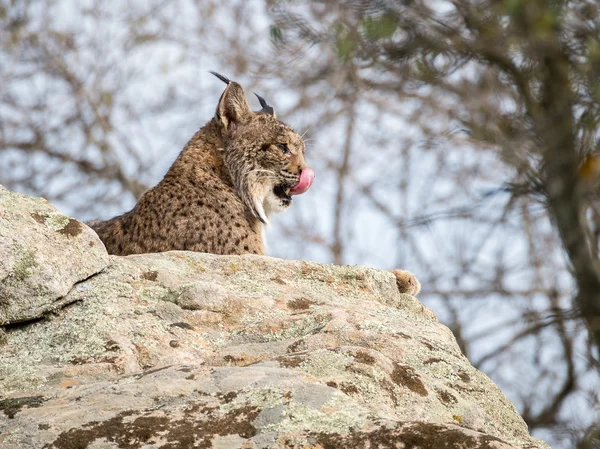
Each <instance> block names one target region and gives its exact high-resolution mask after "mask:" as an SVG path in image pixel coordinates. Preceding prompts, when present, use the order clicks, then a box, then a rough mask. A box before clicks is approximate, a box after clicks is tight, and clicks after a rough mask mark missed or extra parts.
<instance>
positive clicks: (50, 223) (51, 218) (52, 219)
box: [44, 213, 72, 231]
mask: <svg viewBox="0 0 600 449" xmlns="http://www.w3.org/2000/svg"><path fill="white" fill-rule="evenodd" d="M70 220H72V218H69V217H66V216H64V215H61V214H56V213H54V214H49V215H48V216H47V217H46V219H45V220H44V224H45V225H46V226H47V227H49V228H50V229H52V230H53V231H60V230H61V229H63V228H64V227H65V226H67V225H68V224H69V221H70Z"/></svg>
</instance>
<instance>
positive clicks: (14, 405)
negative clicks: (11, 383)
mask: <svg viewBox="0 0 600 449" xmlns="http://www.w3.org/2000/svg"><path fill="white" fill-rule="evenodd" d="M43 402H44V397H43V396H28V397H23V398H5V399H0V410H2V411H3V412H4V414H5V415H6V416H8V418H9V419H13V418H14V417H15V415H16V414H17V413H19V412H20V411H21V409H22V408H23V407H31V408H37V407H39V406H40V405H42V404H43Z"/></svg>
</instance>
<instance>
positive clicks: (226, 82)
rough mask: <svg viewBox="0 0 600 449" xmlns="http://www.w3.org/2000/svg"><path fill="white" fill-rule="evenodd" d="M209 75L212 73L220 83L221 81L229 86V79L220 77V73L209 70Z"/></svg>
mask: <svg viewBox="0 0 600 449" xmlns="http://www.w3.org/2000/svg"><path fill="white" fill-rule="evenodd" d="M209 73H212V74H213V75H215V76H216V77H217V78H219V79H220V80H221V81H223V82H224V83H225V84H229V83H230V82H231V81H230V80H229V78H227V77H226V76H223V75H221V74H220V73H217V72H213V71H212V70H209Z"/></svg>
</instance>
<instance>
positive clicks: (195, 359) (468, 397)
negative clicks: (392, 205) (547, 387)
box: [0, 189, 548, 449]
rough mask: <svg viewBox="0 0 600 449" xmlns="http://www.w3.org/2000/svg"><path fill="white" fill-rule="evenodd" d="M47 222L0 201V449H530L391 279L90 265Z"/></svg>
mask: <svg viewBox="0 0 600 449" xmlns="http://www.w3.org/2000/svg"><path fill="white" fill-rule="evenodd" d="M16 198H18V201H17V199H16ZM2 207H4V209H2ZM57 216H58V215H57V214H56V212H55V211H54V210H53V209H52V208H51V206H49V205H48V204H46V203H44V202H41V201H39V200H35V199H30V198H27V197H22V196H18V195H17V194H14V193H11V192H8V191H6V190H4V189H0V220H1V221H0V253H1V254H4V255H6V258H5V259H0V274H1V276H0V279H1V282H2V284H0V285H1V286H2V287H0V288H4V292H5V293H6V292H8V293H10V294H11V295H12V296H11V297H10V298H11V299H10V301H9V305H10V307H9V308H6V307H5V306H1V305H0V313H3V315H0V316H2V317H4V318H3V319H4V321H3V322H2V323H3V324H5V325H6V324H7V323H8V326H6V327H5V335H4V338H3V340H2V343H0V392H1V394H2V397H0V409H1V410H4V413H0V446H2V448H3V449H5V448H6V449H28V448H36V449H37V448H45V449H67V448H73V447H77V448H86V447H90V448H99V447H106V448H109V447H111V448H114V447H119V448H128V449H142V448H143V449H158V448H162V449H168V448H172V449H174V448H192V447H199V448H210V447H244V448H250V447H253V448H301V447H314V448H341V447H343V448H363V447H402V446H401V444H404V445H405V447H413V448H437V447H440V448H442V447H448V448H451V447H452V448H454V447H462V448H467V449H469V448H498V449H500V448H502V449H504V448H506V449H508V448H521V449H525V448H540V449H547V447H548V446H547V445H546V444H545V443H544V442H541V441H539V440H535V439H533V438H531V437H530V435H529V433H528V430H527V426H526V425H525V423H524V422H523V420H522V418H521V417H520V416H519V414H518V413H517V412H516V410H515V409H514V406H513V405H512V404H511V403H510V401H509V400H508V399H507V398H506V397H505V396H504V395H503V394H502V392H501V391H500V390H499V389H498V388H497V387H496V386H495V385H494V384H493V383H492V381H491V380H490V379H489V378H488V377H487V376H485V375H484V374H483V373H481V372H479V371H478V370H476V369H475V368H474V367H473V366H471V365H470V364H469V362H468V360H467V359H466V358H465V357H464V356H463V355H462V354H461V352H460V350H459V348H458V345H457V344H456V341H455V339H454V337H453V336H452V333H451V332H450V331H449V330H448V329H447V328H446V327H445V326H443V325H442V324H440V323H439V322H438V321H437V319H436V318H435V315H434V314H433V313H431V311H429V310H428V309H427V308H425V307H424V306H423V305H422V304H421V303H420V302H419V301H418V300H417V299H416V298H414V297H412V296H409V295H402V294H400V293H399V292H398V289H397V286H396V279H395V277H394V276H393V275H392V274H391V273H387V272H384V271H379V270H373V269H370V268H366V267H343V266H334V265H320V264H316V263H312V262H304V261H287V260H280V259H275V258H270V257H263V256H251V255H247V256H216V255H211V254H200V253H192V252H180V251H174V252H169V253H163V254H146V255H136V256H128V257H114V256H113V257H110V258H108V257H107V256H106V254H105V253H104V252H102V251H101V250H102V249H103V247H102V245H101V243H99V241H98V240H97V239H96V237H95V236H94V235H93V234H92V233H90V230H89V229H88V228H87V227H86V226H85V225H83V224H81V223H79V222H75V223H74V220H73V219H69V218H66V220H63V219H61V218H51V217H57ZM49 217H50V218H49ZM48 220H50V223H49V222H48ZM71 220H73V221H71ZM19 228H20V229H21V230H22V232H23V235H25V236H27V238H26V239H20V237H19V235H18V234H17V232H16V229H19ZM61 231H64V232H61ZM79 231H81V232H79ZM89 242H94V245H91V246H90V245H89ZM86 260H88V262H85V261H86ZM89 260H91V261H92V262H89ZM86 263H87V265H86ZM61 264H62V265H64V267H62V268H61ZM78 264H79V265H81V266H83V267H84V268H85V269H84V270H80V271H77V270H76V269H75V267H74V266H73V265H78ZM61 270H62V271H61ZM54 278H57V279H58V280H59V281H60V285H61V286H62V287H61V288H62V290H61V289H59V288H58V287H57V284H55V283H53V281H54V280H56V279H54ZM57 282H58V281H57ZM40 288H45V289H46V290H45V293H44V294H43V295H41V294H40V291H41V290H39V289H40ZM32 310H35V313H32V312H31V311H32ZM49 311H53V313H48V312H49ZM8 312H10V313H8ZM7 317H8V318H7ZM10 317H13V318H10ZM14 317H18V319H17V320H15V319H14ZM27 317H37V318H43V319H38V320H36V321H32V322H25V323H23V324H18V323H16V321H22V320H23V319H24V318H25V319H26V318H27ZM11 320H12V321H11ZM398 445H400V446H398Z"/></svg>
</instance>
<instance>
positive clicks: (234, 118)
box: [210, 72, 252, 129]
mask: <svg viewBox="0 0 600 449" xmlns="http://www.w3.org/2000/svg"><path fill="white" fill-rule="evenodd" d="M210 73H212V74H213V75H215V76H216V77H217V78H219V79H220V80H221V81H223V82H224V83H225V84H227V87H226V88H225V91H224V92H223V94H222V95H221V98H220V99H219V104H218V105H217V110H216V112H215V117H216V118H217V120H218V121H219V123H221V125H223V128H225V129H228V128H229V127H230V126H231V125H232V124H235V123H239V122H243V121H245V120H246V117H247V116H248V115H249V114H250V113H251V112H252V111H251V110H250V106H249V105H248V100H246V94H245V92H244V89H242V86H240V85H239V84H238V83H236V82H235V81H230V80H229V79H227V78H226V77H224V76H223V75H219V74H218V73H215V72H210Z"/></svg>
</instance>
